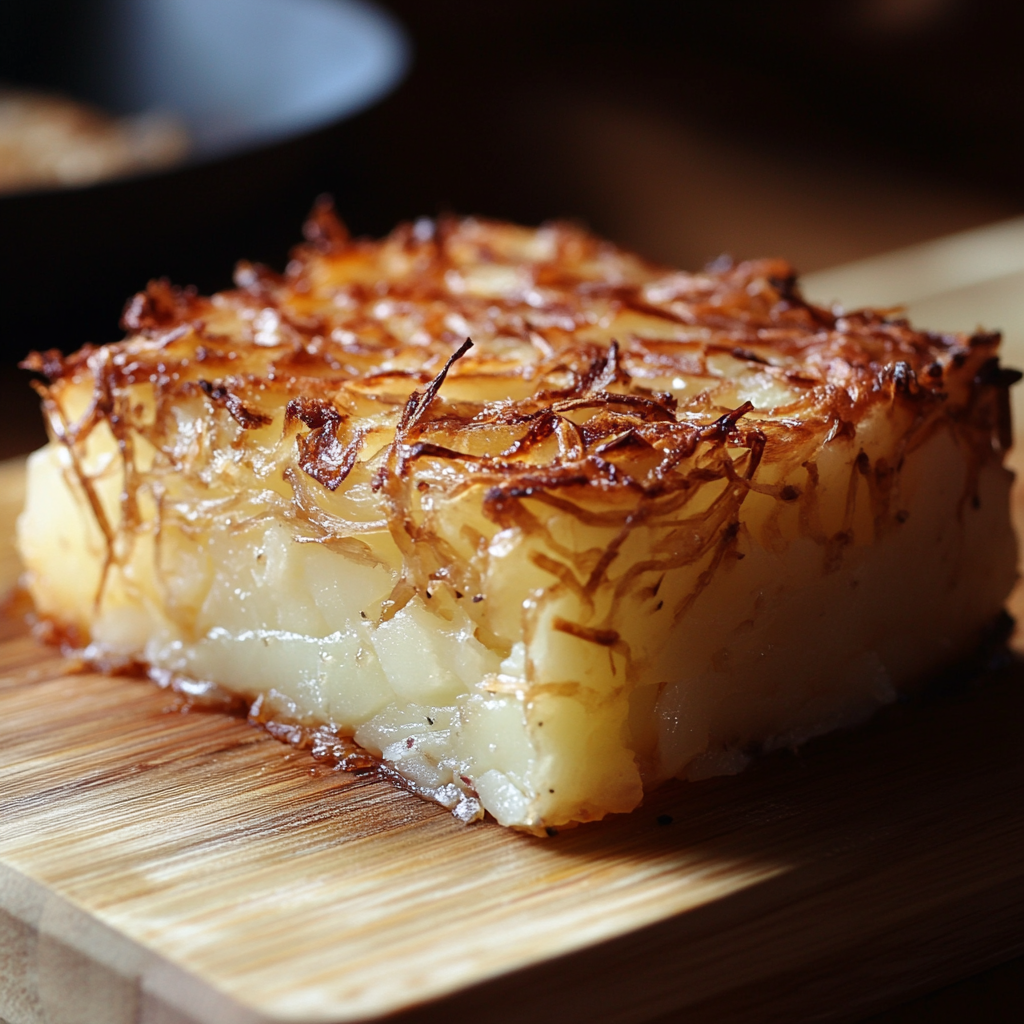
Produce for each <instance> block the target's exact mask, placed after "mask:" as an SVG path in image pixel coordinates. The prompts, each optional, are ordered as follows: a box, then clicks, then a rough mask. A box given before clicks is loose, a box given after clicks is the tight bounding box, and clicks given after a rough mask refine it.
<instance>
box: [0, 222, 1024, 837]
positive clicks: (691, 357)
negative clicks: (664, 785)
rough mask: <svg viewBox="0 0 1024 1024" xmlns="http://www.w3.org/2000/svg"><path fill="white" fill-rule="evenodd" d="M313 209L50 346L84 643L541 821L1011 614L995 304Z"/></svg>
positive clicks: (63, 528)
mask: <svg viewBox="0 0 1024 1024" xmlns="http://www.w3.org/2000/svg"><path fill="white" fill-rule="evenodd" d="M307 239H308V241H307V243H306V244H305V245H304V246H302V247H301V248H299V249H298V250H297V251H296V252H295V254H294V258H293V260H292V262H291V263H290V264H289V265H288V268H287V270H286V271H285V273H284V274H283V275H277V274H275V273H272V272H270V271H268V270H266V269H265V268H262V267H256V266H252V265H247V264H242V265H240V267H239V269H238V272H237V290H235V291H230V292H225V293H222V294H218V295H214V296H213V297H211V298H202V297H199V296H198V295H196V294H195V293H194V292H192V291H189V290H179V289H176V288H173V287H171V286H170V285H168V284H166V283H163V282H159V283H154V284H152V285H150V287H149V288H148V290H147V291H146V292H145V293H143V294H140V295H138V296H136V297H135V299H134V300H132V302H131V303H130V304H129V306H128V308H127V312H126V314H125V324H126V327H127V329H128V332H129V333H128V336H127V337H126V338H125V340H123V341H121V342H119V343H117V344H112V345H106V346H103V347H98V348H86V349H83V350H82V351H80V352H78V353H76V354H75V355H73V356H70V357H61V356H60V355H59V354H58V353H47V354H42V355H37V356H34V357H32V359H31V360H30V364H31V366H32V367H33V368H35V369H37V370H39V371H41V372H42V373H43V374H45V375H46V376H47V377H48V378H49V382H50V383H49V385H48V386H46V387H45V388H41V392H42V395H43V405H44V410H45V415H46V418H47V422H48V427H49V430H50V433H51V437H52V440H51V442H50V443H49V444H48V445H47V446H46V447H45V448H43V449H42V450H41V451H39V452H37V453H36V454H35V455H33V456H32V458H31V460H30V464H29V465H30V469H29V491H28V501H27V506H26V510H25V513H24V514H23V516H22V517H21V520H20V525H19V544H20V549H21V553H22V555H23V558H24V562H25V566H26V580H27V586H28V589H29V590H30V592H31V595H32V597H33V598H34V600H35V606H36V609H37V611H38V615H39V616H40V618H41V619H42V620H43V621H44V622H48V623H50V624H51V626H52V627H53V632H54V633H55V635H58V636H59V637H61V638H62V639H63V642H64V643H65V644H66V645H68V646H69V647H72V648H77V649H78V650H79V651H84V656H85V657H86V658H87V659H89V660H91V661H92V662H93V663H95V664H98V665H100V666H106V667H111V668H116V667H123V666H143V667H145V668H146V670H148V672H149V673H150V675H151V676H152V677H153V678H154V679H156V680H157V681H159V682H162V683H164V684H171V685H175V686H177V687H179V688H180V689H183V690H185V691H186V692H190V691H191V692H199V691H202V690H204V689H212V688H216V689H217V691H218V692H223V693H227V694H230V695H232V696H233V697H235V698H237V699H240V700H244V701H245V702H247V703H248V704H249V705H251V708H252V710H251V714H252V716H253V717H254V718H255V719H257V720H258V721H261V722H264V723H268V724H270V725H271V727H272V728H273V729H276V730H277V731H278V732H281V731H284V732H288V731H289V729H290V732H291V734H292V735H297V734H298V733H299V732H300V731H304V735H306V736H308V737H311V738H312V742H314V743H315V744H317V745H319V748H320V749H321V751H322V750H325V749H328V750H335V751H337V752H338V754H339V756H342V757H344V756H347V757H348V758H349V760H350V761H351V762H352V763H358V764H366V763H368V762H370V761H371V759H376V763H378V764H380V765H381V767H382V770H383V771H384V772H385V773H386V774H390V775H391V776H392V777H393V778H395V779H396V780H398V781H401V782H404V784H406V785H408V786H409V787H410V788H412V789H414V790H416V791H417V792H419V793H422V794H424V795H426V796H429V797H432V798H433V799H435V800H437V801H438V802H440V803H442V804H444V805H446V806H448V807H451V808H452V809H454V811H455V813H456V814H457V815H459V816H460V817H462V818H463V819H466V820H469V819H472V818H474V817H478V816H480V814H481V813H482V812H483V811H484V810H486V811H489V812H490V813H491V814H492V815H493V816H494V817H495V818H496V819H497V820H498V821H499V822H501V823H502V824H504V825H514V826H519V827H522V828H526V829H531V830H534V831H542V830H544V829H545V828H551V827H552V826H559V825H563V824H566V823H570V822H579V821H587V820H592V819H595V818H600V817H602V816H603V815H605V814H608V813H610V812H618V811H629V810H631V809H632V808H634V807H636V806H637V804H638V803H639V802H640V801H641V798H642V796H643V792H644V790H645V789H647V788H650V787H652V786H654V785H657V784H658V783H659V782H661V781H663V780H665V779H668V778H671V777H673V776H681V777H684V778H690V779H699V778H704V777H706V776H709V775H714V774H723V773H731V772H735V771H737V770H739V769H740V768H741V767H742V766H743V765H744V764H745V763H746V761H747V760H748V759H749V757H750V755H751V754H752V753H754V752H756V751H759V750H765V749H772V748H774V747H777V746H780V745H785V746H790V745H796V744H799V743H801V742H802V741H804V740H806V739H807V738H809V737H812V736H816V735H818V734H821V733H824V732H826V731H828V730H831V729H835V728H837V727H840V726H846V725H850V724H853V723H856V722H858V721H860V720H862V719H864V718H865V717H867V716H868V715H870V714H871V713H872V712H873V711H874V710H875V709H877V708H879V707H880V706H881V705H884V704H886V703H887V702H891V701H892V700H893V699H894V698H895V697H896V695H897V693H898V692H900V691H901V690H907V689H911V688H914V687H917V686H921V685H923V684H924V683H926V682H927V680H928V679H929V677H930V676H933V675H934V674H935V673H936V672H938V671H940V670H942V669H944V668H945V667H946V666H950V665H953V664H955V663H957V662H958V661H959V660H960V659H963V658H965V657H966V656H968V655H969V654H970V653H971V652H972V651H973V650H975V649H976V648H977V646H978V644H979V643H980V642H981V641H982V639H983V637H984V636H985V634H986V631H987V630H989V629H990V627H991V625H992V623H993V622H994V621H996V620H998V618H999V616H1000V612H1001V609H1002V606H1003V602H1004V600H1005V598H1006V596H1007V594H1008V593H1009V591H1010V589H1011V587H1012V585H1013V582H1014V579H1015V572H1016V569H1015V565H1016V557H1015V541H1014V537H1013V533H1012V530H1011V527H1010V522H1009V511H1008V510H1009V488H1010V480H1011V475H1010V473H1009V472H1008V471H1007V470H1006V469H1005V468H1004V467H1003V456H1004V452H1005V450H1006V448H1007V447H1008V445H1009V443H1010V436H1009V435H1010V424H1009V403H1008V390H1007V389H1008V384H1009V383H1011V382H1012V379H1013V376H1014V375H1013V374H1012V372H1011V371H1006V370H1002V369H1000V367H999V363H998V360H997V347H998V340H999V339H998V337H997V336H995V335H988V334H978V335H975V336H973V337H968V336H965V335H939V334H934V333H923V332H919V331H916V330H914V329H912V328H911V327H910V326H909V325H908V324H907V323H906V322H905V321H903V320H901V319H898V318H896V317H892V316H886V315H883V314H881V313H874V312H870V311H868V312H844V311H842V310H839V309H833V310H828V309H822V308H817V307H815V306H813V305H810V304H808V303H807V302H806V301H805V300H804V299H803V298H802V297H801V294H800V292H799V290H798V289H797V286H796V284H795V281H794V277H793V273H792V271H791V269H790V267H789V266H788V265H787V264H785V263H784V262H781V261H778V260H762V261H753V262H746V263H739V264H736V265H727V264H725V263H721V265H717V266H715V267H713V268H712V269H709V270H707V271H706V272H703V273H680V272H674V271H669V270H666V269H665V268H662V267H658V266H654V265H652V264H650V263H647V262H644V261H643V260H641V259H639V258H638V257H636V256H633V255H631V254H629V253H626V252H623V251H621V250H619V249H617V248H615V247H614V246H612V245H610V244H608V243H606V242H603V241H600V240H599V239H596V238H594V237H592V236H590V235H588V234H587V233H585V232H584V231H582V230H580V229H578V228H575V227H571V226H565V225H551V226H545V227H541V228H539V229H535V230H534V229H526V228H521V227H516V226H513V225H509V224H503V223H494V222H488V221H483V220H473V219H467V220H455V219H451V220H442V221H438V222H433V221H419V222H417V223H415V224H413V225H410V226H404V227H400V228H398V229H397V230H396V231H395V232H394V233H392V234H391V235H390V236H389V237H388V238H386V239H384V240H383V241H381V242H369V241H353V240H351V239H349V238H348V236H347V235H346V233H345V231H344V229H343V228H342V226H341V225H340V224H339V222H338V221H337V220H336V219H335V217H334V215H333V213H332V212H331V211H330V209H329V207H327V206H326V205H323V204H321V206H319V207H318V209H317V210H316V211H315V212H314V215H313V217H312V219H311V220H310V223H309V224H308V225H307ZM285 727H289V728H285ZM356 745H358V749H357V747H356Z"/></svg>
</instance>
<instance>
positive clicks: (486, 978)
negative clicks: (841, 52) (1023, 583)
mask: <svg viewBox="0 0 1024 1024" xmlns="http://www.w3.org/2000/svg"><path fill="white" fill-rule="evenodd" d="M971 287H975V285H973V284H972V285H971ZM1022 352H1024V347H1022ZM21 472H22V471H21V467H20V466H19V465H16V464H8V465H6V466H2V467H0V582H2V581H7V582H9V581H10V579H11V578H12V576H13V574H14V573H15V572H16V566H15V563H14V561H13V557H12V554H11V549H10V548H9V546H6V538H8V537H9V536H10V533H11V529H12V522H13V517H14V514H15V511H16V509H17V507H18V505H19V503H20V495H19V488H20V487H21ZM1015 603H1016V607H1017V608H1018V609H1019V611H1022V612H1024V603H1022V602H1021V600H1020V598H1019V596H1018V597H1015ZM71 667H72V666H69V665H68V663H66V662H65V661H63V660H62V659H61V658H60V657H59V656H57V655H56V654H55V653H54V652H53V651H51V650H48V649H46V648H41V647H39V646H38V645H37V644H36V643H35V642H34V641H33V640H32V639H31V638H30V637H29V636H28V634H27V632H26V629H25V627H24V626H23V624H22V623H21V621H20V619H19V617H18V616H17V615H16V614H13V613H9V614H7V616H6V617H4V618H3V619H2V620H0V978H2V979H3V981H2V984H0V1018H3V1019H6V1020H7V1021H9V1022H11V1024H25V1022H32V1024H37V1022H46V1024H72V1022H74V1024H78V1022H83V1024H107V1022H111V1024H122V1022H124V1024H135V1022H145V1024H185V1022H200V1021H201V1022H210V1024H233V1022H238V1024H242V1022H255V1021H278V1020H280V1021H285V1020H287V1021H295V1022H310V1024H312V1022H315V1021H316V1022H328V1021H339V1022H340V1021H347V1020H366V1019H372V1018H375V1017H380V1016H384V1015H397V1018H396V1019H399V1020H408V1021H424V1022H425V1021H429V1020H438V1021H440V1020H445V1021H447V1022H449V1024H451V1022H453V1021H459V1020H467V1021H468V1020H472V1021H483V1020H487V1021H518V1020H522V1019H524V1018H525V1017H527V1016H529V1017H530V1018H531V1019H538V1020H555V1019H558V1020H559V1021H564V1022H572V1021H584V1020H586V1021H591V1022H603V1021H609V1022H611V1021H621V1022H627V1021H643V1020H663V1021H664V1022H667V1021H670V1020H683V1019H685V1020H686V1021H702V1020H708V1021H710V1020H714V1021H717V1022H721V1024H724V1022H729V1021H754V1020H756V1021H792V1020H799V1019H834V1020H855V1019H857V1018H858V1017H860V1016H863V1015H864V1014H866V1013H868V1012H870V1011H872V1010H875V1009H879V1008H881V1007H884V1006H886V1005H891V1004H893V1003H895V1002H897V1001H899V1000H900V999H903V998H906V997H907V996H908V995H910V994H912V993H914V992H917V991H926V990H928V989H931V988H934V987H936V986H937V985H939V984H942V983H945V982H949V981H952V980H954V979H956V978H958V977H963V976H966V975H968V974H970V973H972V972H974V971H976V970H978V969H980V968H982V967H984V966H986V965H988V964H992V963H996V962H999V961H1001V960H1004V959H1007V958H1008V957H1010V956H1013V955H1015V954H1018V953H1021V952H1024V685H1022V684H1024V665H1022V664H1012V665H1009V666H1006V667H1004V668H1003V669H1002V670H1000V671H998V672H996V673H994V674H991V675H990V676H989V677H988V678H986V680H985V681H984V682H983V684H980V685H975V686H972V687H968V688H966V689H961V690H959V691H956V692H953V693H949V694H946V695H944V696H933V697H932V698H930V699H928V700H922V701H917V702H912V703H910V704H908V705H901V706H898V707H895V708H892V709H890V710H888V711H886V712H885V713H883V714H882V715H880V716H878V717H877V718H876V719H875V720H874V721H873V722H872V723H870V724H869V725H867V726H866V727H864V728H863V729H860V730H857V731H854V732H848V733H843V734H839V735H836V736H832V737H828V738H825V739H823V740H819V741H816V742H814V743H812V744H810V745H809V746H808V747H806V748H804V750H803V751H801V752H800V753H799V754H791V753H780V754H776V755H772V756H771V757H766V758H763V759H761V760H760V761H758V762H757V763H755V764H754V765H753V766H752V767H751V768H750V769H748V770H747V771H746V772H745V773H743V774H742V775H739V776H736V777H734V778H725V779H714V780H709V781H707V782H702V783H699V784H673V785H669V786H666V787H664V788H663V789H662V790H660V791H659V792H657V793H655V794H652V795H651V796H649V797H648V799H647V801H646V803H645V805H644V806H643V807H642V808H640V809H639V810H638V811H636V812H634V813H633V814H632V815H628V816H623V817H617V818H613V819H611V820H608V821H605V822H601V823H598V824H594V825H589V826H585V827H581V828H578V829H575V830H566V831H564V832H562V833H561V834H559V835H557V836H554V837H552V838H550V839H544V840H541V839H535V838H532V837H529V836H523V835H519V834H516V833H512V832H508V831H506V830H503V829H501V828H499V827H498V826H495V825H492V824H483V825H476V826H471V827H465V826H462V825H460V824H458V823H457V822H456V821H455V820H454V819H453V818H452V817H451V816H450V815H449V814H448V813H447V812H445V811H443V810H441V809H439V808H436V807H434V806H432V805H429V804H426V803H423V802H421V801H419V800H417V799H415V798H413V797H411V796H408V795H406V794H404V793H401V792H398V791H396V790H393V789H391V788H390V787H389V786H387V785H385V784H381V783H375V782H372V781H368V780H364V779H357V778H354V777H353V776H348V775H344V774H341V773H336V772H332V771H329V770H322V769H321V768H319V767H318V766H316V765H315V764H314V763H313V761H312V760H311V759H310V758H309V756H308V754H306V753H303V752H296V751H293V750H291V749H290V748H288V747H285V746H283V745H281V744H279V743H278V742H276V741H275V740H273V739H271V738H270V737H269V736H267V735H266V734H265V733H263V732H261V731H259V730H257V729H255V728H252V727H250V726H248V725H247V724H245V723H244V722H242V721H239V720H236V719H232V718H229V717H226V716H222V715H217V714H210V713H202V712H198V713H197V712H193V713H190V714H182V713H180V711H179V710H177V707H176V705H175V701H174V698H173V697H172V696H170V695H168V694H167V693H165V692H163V691H160V690H158V689H156V688H155V687H154V686H152V685H151V684H149V683H146V682H143V681H140V680H135V679H128V678H109V677H105V676H101V675H97V674H92V673H86V672H83V673H74V672H71V671H69V669H70V668H71ZM669 819H670V820H669Z"/></svg>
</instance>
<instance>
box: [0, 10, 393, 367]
mask: <svg viewBox="0 0 1024 1024" xmlns="http://www.w3.org/2000/svg"><path fill="white" fill-rule="evenodd" d="M407 54H408V50H407V45H406V42H405V37H404V35H403V33H402V32H401V30H400V29H399V28H398V27H397V26H396V25H395V23H394V22H393V21H392V19H391V18H389V17H388V16H387V15H385V14H384V13H383V12H381V11H380V10H379V9H377V8H376V7H373V6H372V5H370V4H368V3H364V2H360V0H37V2H36V3H33V4H24V3H18V2H15V0H0V82H2V83H4V84H6V85H13V86H26V87H31V88H36V89H44V90H47V91H53V92H59V93H62V94H64V95H66V96H70V97H72V98H76V99H81V100H86V101H88V102H90V103H93V104H96V105H98V106H100V107H102V108H104V109H105V110H107V111H110V112H112V113H117V114H122V113H136V112H141V111H146V110H155V111H163V112H171V113H174V114H177V115H178V116H179V117H180V118H181V119H182V120H183V121H184V123H185V125H186V126H187V128H188V131H189V134H190V136H191V139H192V142H193V146H192V150H191V155H190V157H189V158H188V159H187V160H186V162H185V163H184V164H181V165H178V166H177V167H176V168H173V169H170V170H167V171H163V172H159V173H151V174H148V175H143V176H135V177H129V178H122V179H118V180H112V181H107V182H104V183H101V184H96V185H92V186H88V187H82V188H69V189H51V190H39V191H33V192H23V193H17V194H10V195H4V196H0V346H2V349H3V357H4V359H5V360H10V359H12V358H17V357H20V356H21V355H22V354H23V353H24V352H25V351H26V350H27V349H28V348H38V347H45V346H51V345H58V346H60V347H63V348H65V349H68V348H71V347H73V346H77V345H79V344H81V343H82V342H83V341H85V340H96V341H104V340H109V338H110V337H112V336H114V334H115V333H116V322H117V315H118V312H119V310H120V307H121V305H122V304H123V302H124V300H125V299H126V298H127V296H128V295H129V293H130V292H132V291H134V290H136V289H138V288H140V287H142V286H143V285H144V284H145V282H146V280H147V278H149V277H151V276H156V275H161V274H169V275H171V276H172V277H174V276H177V277H179V279H180V278H181V276H184V277H185V278H187V280H189V281H195V282H196V283H198V284H200V285H202V286H205V287H214V286H216V285H218V284H221V283H223V278H224V277H225V276H226V274H227V273H228V272H229V271H230V265H231V262H232V261H233V260H234V259H235V258H238V257H242V256H249V257H255V258H261V257H262V255H263V253H262V252H260V251H257V252H253V251H243V249H245V247H246V246H249V247H254V248H256V249H257V250H260V249H262V250H273V251H275V252H276V251H277V250H278V249H279V248H281V247H283V246H284V244H285V240H286V239H287V238H288V237H290V238H291V239H293V240H294V239H295V238H296V237H297V235H298V226H299V225H298V222H297V220H298V218H299V217H300V216H301V211H302V210H303V209H305V208H307V207H308V206H309V205H310V203H311V201H312V199H313V195H312V193H311V191H310V190H311V189H313V188H315V187H316V181H315V173H314V172H313V171H312V170H311V169H313V168H315V167H317V166H322V165H323V164H324V161H325V160H327V159H333V160H334V161H336V162H337V163H339V164H342V163H344V153H343V151H339V140H338V137H337V133H336V131H335V129H336V128H337V126H338V125H339V124H340V123H341V122H342V121H343V120H344V119H346V118H348V117H350V116H351V115H353V114H355V113H356V112H358V111H359V110H361V109H363V108H365V107H367V106H368V105H370V104H371V103H373V102H374V101H375V100H377V99H378V98H380V97H381V96H383V95H384V94H386V93H387V92H388V91H389V90H390V89H391V88H393V86H394V85H395V84H396V83H397V82H398V81H399V80H400V78H401V77H402V75H403V73H404V71H405V68H406V65H407ZM332 133H333V134H332ZM339 173H342V174H343V169H340V170H339ZM284 232H287V234H284Z"/></svg>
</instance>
